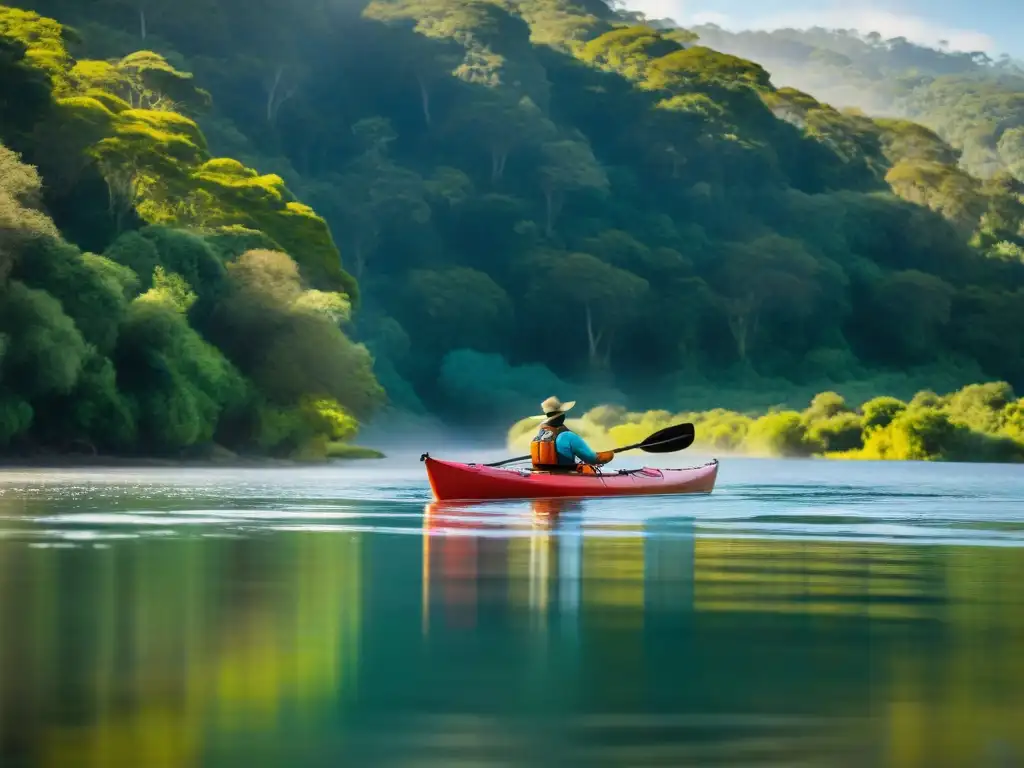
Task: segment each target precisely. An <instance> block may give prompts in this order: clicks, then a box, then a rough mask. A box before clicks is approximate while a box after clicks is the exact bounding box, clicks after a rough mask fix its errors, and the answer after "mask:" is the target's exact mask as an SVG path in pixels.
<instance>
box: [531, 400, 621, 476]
mask: <svg viewBox="0 0 1024 768" xmlns="http://www.w3.org/2000/svg"><path fill="white" fill-rule="evenodd" d="M574 405H576V401H575V400H570V401H569V402H567V403H563V402H562V401H561V400H559V399H558V398H557V397H549V398H548V399H547V400H545V401H544V402H543V403H541V404H540V407H541V410H542V411H543V412H544V414H543V415H542V416H533V417H532V418H534V419H538V420H539V421H540V422H541V425H540V431H539V432H538V433H537V436H536V437H535V438H533V442H531V443H530V459H531V461H532V462H533V468H534V469H538V470H544V471H547V472H572V471H575V470H576V469H577V467H578V466H579V465H578V464H577V463H576V461H577V459H578V460H579V461H580V462H582V463H583V465H584V466H590V467H593V466H596V465H600V464H607V463H608V462H609V461H611V460H612V459H613V458H615V453H614V452H613V451H601V452H600V453H598V452H596V451H594V450H593V449H591V447H590V446H589V445H587V442H586V440H584V439H583V438H582V437H580V436H579V435H577V434H576V433H575V432H573V431H572V430H571V429H569V428H568V427H566V426H565V414H566V411H568V410H570V409H571V408H572V407H573V406H574Z"/></svg>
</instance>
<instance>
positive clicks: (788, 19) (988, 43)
mask: <svg viewBox="0 0 1024 768" xmlns="http://www.w3.org/2000/svg"><path fill="white" fill-rule="evenodd" d="M744 26H745V27H747V28H753V29H778V28H780V27H795V28H798V29H804V28H807V27H815V26H817V27H826V28H829V29H832V28H837V29H856V30H858V31H860V32H878V33H879V34H880V35H882V37H884V38H892V37H905V38H907V39H908V40H910V41H911V42H914V43H920V44H922V45H931V46H936V45H938V44H939V42H940V41H942V40H944V41H946V42H948V43H949V46H950V48H953V49H954V50H959V51H988V52H990V53H991V52H994V51H995V49H996V42H995V40H994V39H993V38H992V37H991V36H990V35H987V34H985V33H984V32H978V31H976V30H973V29H960V28H956V27H947V26H945V25H943V24H940V23H936V22H934V21H932V20H930V19H926V18H924V17H922V16H915V15H913V14H903V13H896V12H894V11H886V10H882V9H880V8H875V7H873V6H870V5H864V6H860V7H858V6H856V5H851V6H847V7H844V8H831V9H826V8H821V9H813V10H807V11H789V12H787V13H784V14H780V15H776V16H768V17H765V18H762V19H758V20H756V21H754V22H753V23H750V24H746V25H744Z"/></svg>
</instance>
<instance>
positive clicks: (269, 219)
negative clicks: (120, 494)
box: [0, 7, 381, 455]
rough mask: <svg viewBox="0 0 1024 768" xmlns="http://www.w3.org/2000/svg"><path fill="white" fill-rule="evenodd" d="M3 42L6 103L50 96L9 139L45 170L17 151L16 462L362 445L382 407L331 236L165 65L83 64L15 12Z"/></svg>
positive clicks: (1, 284) (12, 346)
mask: <svg viewBox="0 0 1024 768" xmlns="http://www.w3.org/2000/svg"><path fill="white" fill-rule="evenodd" d="M0 32H2V33H3V34H4V35H5V36H4V37H3V38H0V40H2V41H3V51H4V54H5V55H6V56H7V59H6V63H5V65H4V66H5V67H6V68H7V69H6V71H5V73H4V84H5V88H6V87H7V85H9V84H11V85H13V86H14V92H15V93H23V94H31V95H32V97H31V98H27V99H26V100H25V101H18V102H11V103H10V104H8V106H11V107H13V109H12V110H11V111H8V110H7V109H6V108H5V110H4V116H5V119H6V118H7V117H8V116H9V115H10V116H12V117H13V118H16V119H15V120H12V121H10V122H8V123H5V125H4V126H3V130H4V132H3V134H2V135H0V138H2V139H3V140H4V141H6V142H10V144H11V146H13V147H15V148H17V149H18V150H20V151H21V152H22V153H23V154H24V158H25V159H31V160H32V161H33V162H34V163H35V166H37V167H38V169H39V170H37V168H36V167H33V166H30V165H27V164H26V163H24V162H23V159H22V158H21V157H19V155H18V154H17V153H15V152H14V151H12V149H10V148H8V147H6V146H4V145H3V144H0V238H2V239H0V448H6V449H8V450H19V451H25V450H51V451H53V450H58V451H64V450H86V451H90V452H96V451H103V452H111V453H129V452H141V453H147V454H155V455H183V454H201V453H202V452H204V451H208V450H209V449H210V448H211V446H213V445H214V443H215V441H216V442H219V443H221V444H222V445H224V446H227V447H229V448H232V449H236V450H240V451H248V452H251V451H259V452H265V453H273V454H295V453H300V454H304V455H324V454H326V452H327V444H328V441H332V440H333V441H339V440H348V439H350V438H351V437H353V436H354V434H355V431H356V428H357V426H358V425H357V422H356V421H355V420H354V416H358V417H365V416H367V415H369V414H370V413H372V412H373V410H374V408H375V407H376V406H377V405H378V403H379V401H380V400H381V392H380V388H379V386H378V385H377V383H376V381H375V380H374V378H373V375H372V372H371V360H370V357H369V354H368V352H367V351H366V349H365V348H363V347H361V346H358V345H355V344H353V342H352V341H350V340H349V338H348V337H347V336H346V335H345V334H344V333H343V332H342V330H341V327H340V323H343V322H347V321H348V320H349V310H350V306H349V296H350V295H351V289H352V288H353V287H354V283H352V281H351V278H349V277H348V276H347V275H345V274H344V273H343V272H342V270H341V267H340V260H339V257H338V252H337V249H336V248H335V247H334V244H333V240H332V238H331V235H330V233H329V231H328V229H327V226H326V224H325V223H324V222H323V220H322V219H319V218H317V217H316V216H315V214H313V213H312V211H311V210H310V209H308V208H307V207H305V206H302V205H301V204H299V203H297V202H295V201H294V200H293V199H292V198H291V195H290V193H289V192H288V191H287V189H286V188H285V186H284V184H283V182H282V181H281V179H280V178H278V177H273V176H269V177H268V176H259V175H258V174H257V173H256V172H255V171H250V170H248V169H246V168H245V167H244V166H243V165H242V164H241V163H239V162H237V161H234V160H227V159H211V158H210V157H209V155H208V153H207V149H206V147H207V144H206V139H205V137H204V135H203V133H202V131H201V130H200V129H199V127H198V125H197V124H196V123H195V121H194V120H193V119H191V118H190V117H189V116H188V114H187V113H188V110H189V109H190V108H191V107H193V106H195V107H200V108H202V107H205V106H208V103H209V96H208V94H205V93H204V92H202V91H200V90H198V89H196V88H195V86H194V85H192V82H191V81H192V77H191V75H187V74H184V73H182V72H180V71H178V70H177V69H175V68H174V67H173V66H171V65H170V64H169V63H168V62H167V60H166V59H164V58H163V57H162V56H160V55H158V54H155V53H152V52H141V53H135V54H132V55H128V56H124V57H122V58H120V59H117V60H115V61H112V62H107V61H94V60H77V61H76V60H75V59H73V58H72V57H71V56H70V55H69V53H68V52H67V49H66V47H65V45H66V42H67V40H68V33H67V31H66V30H64V29H62V28H61V27H60V26H59V25H58V24H56V23H54V22H51V21H48V20H46V19H42V18H40V17H38V16H35V15H34V14H31V13H26V12H23V11H18V10H14V9H9V8H3V7H0ZM30 108H31V110H34V113H33V114H28V113H27V112H26V111H27V110H29V109H30ZM178 110H181V111H178ZM39 171H41V172H42V177H41V176H40V172H39ZM44 181H45V186H44ZM49 212H52V214H53V216H54V217H55V218H56V220H57V223H58V224H59V225H60V228H59V229H58V226H56V225H55V223H54V219H53V218H51V216H50V215H48V214H49ZM62 232H63V233H64V234H62ZM65 236H68V237H73V238H75V239H76V240H78V241H79V242H81V243H82V244H83V245H87V246H88V247H92V248H95V249H96V250H97V251H99V250H102V252H103V255H98V254H96V253H91V252H89V251H83V250H82V249H81V248H80V247H79V246H78V245H75V244H72V243H71V242H68V241H67V240H65ZM260 244H262V245H266V246H268V247H271V248H274V249H276V250H273V251H269V250H255V249H253V248H251V247H250V246H252V245H260ZM285 247H287V248H288V249H289V251H290V253H291V254H293V255H294V257H295V259H297V260H298V263H296V261H295V260H293V258H292V256H289V255H288V254H286V253H284V252H282V250H281V249H283V248H285ZM300 266H301V268H302V275H300ZM303 277H305V278H307V279H308V281H309V282H310V283H312V284H313V285H317V286H320V288H318V289H307V288H306V287H305V286H304V285H303ZM339 289H340V290H341V291H347V292H339Z"/></svg>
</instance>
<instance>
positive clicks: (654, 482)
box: [422, 454, 718, 501]
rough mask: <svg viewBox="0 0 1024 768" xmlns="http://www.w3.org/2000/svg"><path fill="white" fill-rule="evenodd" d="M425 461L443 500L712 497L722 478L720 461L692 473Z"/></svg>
mask: <svg viewBox="0 0 1024 768" xmlns="http://www.w3.org/2000/svg"><path fill="white" fill-rule="evenodd" d="M422 460H423V462H424V463H425V464H426V465H427V477H428V478H429V479H430V488H431V490H432V491H433V492H434V498H435V499H437V500H438V501H485V500H486V501H494V500H498V499H550V498H581V497H596V496H653V495H659V494H676V493H711V492H712V491H713V490H714V489H715V480H716V479H717V477H718V461H717V460H715V461H712V462H710V463H709V464H705V465H704V466H702V467H694V468H692V469H651V468H648V467H645V468H644V469H630V470H619V471H617V472H603V473H601V474H597V475H584V474H580V473H575V472H574V473H571V474H551V473H548V472H533V471H531V470H529V469H498V468H495V467H485V466H483V465H482V464H459V463H457V462H454V461H439V460H438V459H432V458H430V456H429V455H426V454H424V456H423V457H422Z"/></svg>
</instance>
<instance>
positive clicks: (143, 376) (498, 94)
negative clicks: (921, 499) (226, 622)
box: [0, 0, 1024, 457]
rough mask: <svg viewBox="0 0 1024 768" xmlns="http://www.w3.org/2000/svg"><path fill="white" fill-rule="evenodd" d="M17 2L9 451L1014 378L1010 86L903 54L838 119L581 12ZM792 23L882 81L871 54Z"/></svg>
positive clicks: (645, 34)
mask: <svg viewBox="0 0 1024 768" xmlns="http://www.w3.org/2000/svg"><path fill="white" fill-rule="evenodd" d="M17 5H18V6H19V7H11V6H0V82H2V83H3V86H4V90H3V94H2V96H0V107H2V109H0V141H2V144H3V149H2V150H0V217H2V229H0V237H2V238H3V239H2V240H0V281H2V286H0V342H2V343H0V355H2V357H0V375H2V378H0V446H5V448H6V451H8V452H14V451H18V452H24V451H38V450H47V451H86V452H100V453H115V454H116V453H122V454H133V453H134V454H153V455H170V456H181V455H199V456H205V455H210V454H211V453H214V452H216V451H220V450H224V449H226V450H228V451H232V452H239V453H258V454H270V455H280V456H305V457H313V456H323V455H326V454H330V453H332V452H338V451H342V450H344V449H345V447H346V446H347V445H348V443H349V441H351V440H352V439H353V438H354V437H355V435H356V433H357V430H358V427H359V424H360V423H366V422H367V421H368V420H370V419H372V418H374V417H375V416H378V415H381V414H382V413H386V412H388V411H391V412H400V413H408V414H418V415H427V414H434V415H438V416H441V417H442V418H448V419H451V418H453V417H456V416H457V417H459V419H460V420H462V421H463V422H464V423H467V422H468V423H471V424H472V425H479V426H493V425H495V424H502V425H503V426H507V424H508V423H509V421H510V420H511V418H512V414H514V413H516V412H522V411H523V410H524V409H526V412H532V411H533V410H534V409H535V408H536V401H537V400H538V399H539V397H541V396H544V395H547V394H551V393H552V392H555V391H559V392H569V391H570V390H571V391H574V392H577V393H579V396H580V398H583V397H585V398H586V399H587V400H588V401H589V402H593V403H621V404H624V405H628V406H629V407H635V408H641V409H643V408H651V407H665V406H666V405H668V406H670V407H678V408H680V409H687V408H690V409H695V408H697V407H698V406H697V405H696V404H695V402H694V401H693V400H692V399H691V398H689V396H688V394H687V393H692V392H693V391H694V390H703V391H705V392H712V391H713V392H716V393H727V394H728V396H729V398H730V399H731V400H732V402H721V403H718V405H721V406H725V407H733V408H740V407H741V404H740V402H739V401H740V400H742V399H743V398H744V397H745V396H746V394H745V393H750V392H755V393H756V392H758V391H762V392H763V391H766V390H771V391H773V392H776V391H783V392H787V391H788V392H791V393H803V392H805V391H807V390H813V391H820V390H826V389H827V390H836V391H838V392H841V393H842V392H846V391H847V389H857V391H860V390H861V389H863V388H864V387H865V386H870V385H869V384H867V385H866V383H870V382H885V384H879V385H877V386H879V387H881V386H884V387H885V389H884V390H877V391H874V392H872V395H878V394H893V395H898V396H900V397H903V398H907V399H909V398H910V397H911V395H912V394H913V392H914V391H916V390H917V389H924V388H930V389H935V390H936V391H952V390H955V389H958V388H960V387H962V386H964V385H965V384H968V383H971V382H977V381H983V380H995V379H998V380H1005V381H1006V382H1009V383H1010V384H1011V385H1012V386H1015V387H1016V388H1017V389H1018V391H1020V389H1021V387H1022V386H1024V338H1022V337H1021V335H1020V334H1019V332H1018V330H1019V328H1020V327H1022V325H1024V322H1022V321H1024V301H1022V299H1024V294H1022V290H1024V226H1022V225H1024V202H1022V194H1024V183H1022V181H1021V179H1020V178H1019V175H1020V174H1021V169H1022V163H1021V160H1022V159H1024V142H1017V143H1014V142H1016V141H1017V139H1016V138H1014V137H1015V136H1017V133H1020V131H1021V129H1020V128H1013V129H1009V128H1006V125H1008V124H1009V123H1010V122H1012V118H1011V117H1009V116H1008V115H1009V111H1007V112H1005V113H1004V112H999V109H1001V108H1002V107H999V106H998V104H1001V103H1003V102H1000V101H999V98H997V96H998V94H997V93H996V92H997V91H998V92H999V93H1003V91H1000V90H999V89H1001V88H1006V89H1009V91H1007V92H1006V93H1009V94H1010V95H1008V96H1006V98H1005V99H1004V101H1005V109H1006V110H1010V109H1011V107H1010V106H1009V105H1010V104H1011V102H1013V103H1016V102H1015V99H1017V98H1020V96H1019V94H1021V93H1024V88H1021V87H1019V86H1020V73H1019V72H1018V71H1017V70H1016V69H1014V65H1013V64H1012V62H1008V61H1007V62H990V61H981V60H980V59H979V58H978V57H976V56H975V57H972V56H969V55H968V56H966V58H965V56H963V55H960V54H954V53H947V52H941V51H928V49H919V48H917V47H915V46H910V49H912V52H914V53H915V55H918V56H920V57H924V58H927V59H928V60H929V61H932V60H934V62H937V63H935V64H934V65H933V67H934V69H935V71H936V74H935V75H934V77H933V76H932V75H928V74H926V73H924V72H923V70H920V68H918V69H919V70H920V71H919V72H918V77H919V80H920V82H919V83H918V84H917V85H916V86H913V87H911V86H907V87H908V88H909V93H910V94H911V95H914V94H916V96H914V97H913V98H910V97H908V96H906V95H905V94H903V95H900V94H897V95H896V96H894V97H893V101H892V104H889V105H888V106H885V105H883V106H885V109H884V110H881V109H880V111H884V113H885V114H886V115H887V116H886V117H884V118H874V117H869V116H867V115H866V114H865V113H864V112H859V111H854V110H846V111H839V110H837V109H834V108H833V107H831V106H828V105H827V104H825V103H823V102H820V101H818V100H817V99H816V98H815V97H814V96H811V95H809V94H808V93H805V92H803V91H798V90H795V89H794V88H791V87H776V86H777V85H778V84H779V83H781V82H785V81H784V80H782V79H780V77H779V76H778V75H777V74H776V70H775V69H774V67H773V65H772V64H771V63H770V62H766V61H761V60H759V61H758V63H755V62H754V61H751V60H748V59H742V58H737V57H736V56H733V55H731V54H730V53H728V52H726V51H729V50H731V49H732V48H734V47H736V46H738V45H740V44H741V42H742V43H743V44H746V41H741V40H740V38H734V37H732V36H729V35H726V34H725V33H723V32H721V31H720V30H714V29H700V30H697V31H696V32H692V31H686V30H678V29H670V28H667V27H666V26H665V25H664V24H663V23H660V22H656V23H652V24H650V25H648V24H645V23H643V20H641V19H637V18H636V17H634V16H630V15H629V14H625V13H622V12H620V11H616V10H614V9H612V8H610V7H608V6H607V5H605V4H604V3H603V2H601V0H580V2H569V0H504V1H502V0H494V1H491V0H421V1H419V2H415V1H412V0H390V1H385V0H373V2H371V3H369V4H367V3H365V2H361V1H356V0H308V1H305V2H300V1H299V0H245V1H244V2H243V0H221V2H218V3H210V2H208V0H179V1H178V2H175V3H170V2H167V1H166V0H95V1H94V2H90V3H82V2H80V0H36V1H34V2H25V3H18V4H17ZM37 14H41V15H37ZM812 34H816V33H807V35H808V36H811V35H812ZM823 34H824V33H823ZM824 36H825V37H827V38H828V39H830V40H831V39H833V38H834V39H836V40H847V39H848V40H851V41H853V40H854V39H856V40H857V41H859V42H858V43H857V45H861V46H863V47H864V48H865V49H866V50H867V51H868V53H865V54H864V55H863V56H862V57H861V58H857V57H856V56H854V55H853V54H840V53H836V54H835V57H838V56H840V55H846V56H847V57H848V58H849V59H850V60H851V62H854V63H851V64H850V65H845V64H844V65H842V67H840V65H839V64H836V66H837V67H839V68H840V69H842V68H843V67H845V69H844V72H845V71H846V70H849V69H851V68H852V69H856V67H858V66H863V67H865V68H866V67H868V63H867V62H875V64H874V66H875V69H876V71H877V75H878V76H877V78H875V80H872V82H873V83H876V85H877V84H878V83H882V84H883V85H878V88H883V87H888V86H885V85H884V84H886V83H888V84H891V85H892V88H894V89H896V88H897V85H898V84H899V83H903V81H904V80H905V79H906V78H905V77H904V76H902V75H899V74H898V72H897V64H895V63H893V64H892V65H891V66H890V65H889V64H885V63H884V62H888V61H890V59H891V60H892V61H893V62H895V61H896V59H897V58H898V56H899V55H903V54H905V53H906V51H907V50H908V49H907V48H906V46H902V44H900V45H896V44H894V43H893V41H888V42H886V41H876V42H864V41H863V40H861V38H859V37H855V36H852V35H849V34H847V35H840V34H834V35H831V36H830V34H825V35H824ZM790 37H793V36H790ZM790 37H786V36H785V35H782V33H780V36H777V38H776V36H771V35H769V36H767V40H768V41H769V42H768V43H764V44H763V45H762V46H761V52H764V53H765V54H766V57H768V58H770V59H771V62H778V61H781V60H783V59H785V55H783V53H779V52H778V51H777V50H776V49H777V48H778V49H779V50H782V49H784V48H785V46H784V45H783V42H786V41H789V40H790ZM758 41H760V38H758ZM761 42H763V41H761ZM776 42H778V45H775V43H776ZM904 42H905V41H904ZM787 44H789V43H787ZM800 44H801V45H805V46H806V47H808V48H810V47H811V46H812V43H811V42H801V43H800ZM705 45H707V46H710V47H705ZM795 45H797V43H792V44H791V47H792V46H795ZM813 45H814V46H817V47H814V48H813V50H812V51H811V54H808V56H811V55H812V54H813V60H814V61H817V60H818V59H819V58H822V57H826V54H825V53H822V52H824V51H828V50H831V49H829V48H828V47H827V46H826V45H825V44H824V43H820V44H819V43H813ZM850 45H851V46H853V45H854V43H853V42H851V43H850ZM773 46H774V47H773ZM901 46H902V47H901ZM907 46H909V44H907ZM872 51H873V52H874V53H871V52H872ZM925 52H927V53H925ZM787 55H788V54H787ZM906 55H907V56H909V55H910V54H906ZM835 57H833V58H835ZM886 57H889V58H886ZM826 58H827V57H826ZM835 60H836V61H838V59H835ZM879 61H882V62H883V63H878V62H879ZM762 65H764V66H762ZM908 66H910V65H908ZM958 66H962V67H963V68H966V69H964V71H963V72H960V71H959V70H957V72H954V73H953V74H954V75H955V76H957V77H960V75H962V77H960V80H958V81H957V82H959V83H960V85H959V86H957V87H959V88H961V90H960V91H957V93H958V94H960V95H958V96H953V95H950V93H951V91H949V90H943V89H944V88H946V87H947V85H946V84H943V83H944V82H945V81H944V80H943V77H944V76H945V75H946V74H948V73H944V72H939V70H940V69H941V68H942V67H946V68H947V69H950V70H953V69H955V68H956V67H958ZM805 69H806V68H805ZM958 73H959V74H958ZM939 75H942V76H943V77H940V76H939ZM929 77H932V78H933V82H931V84H930V85H927V86H926V85H925V83H924V79H926V78H929ZM901 78H902V79H901ZM1015 78H1016V79H1015ZM969 83H974V86H970V87H969V85H968V84H969ZM813 85H815V84H814V83H809V84H808V86H813ZM872 87H875V86H872ZM901 87H902V86H901ZM948 87H949V88H953V86H952V85H948ZM922 89H923V90H922ZM964 89H966V90H964ZM1014 89H1016V90H1014ZM925 92H927V93H925ZM900 93H901V94H902V92H900ZM927 94H931V95H927ZM943 94H945V95H943ZM993 94H996V95H993ZM1014 94H1017V95H1014ZM1000 98H1001V97H1000ZM900 99H902V101H900ZM908 99H909V101H908ZM914 99H916V101H914ZM897 102H898V103H899V104H900V105H901V106H898V107H897V106H893V105H895V104H897ZM837 103H838V102H837ZM915 104H916V106H914V105H915ZM929 110H930V111H929ZM972 110H973V111H972ZM979 114H985V115H989V114H991V116H992V117H991V119H992V121H993V122H996V123H999V126H1000V127H999V130H998V131H995V132H994V133H992V135H991V136H990V137H989V138H985V137H982V136H981V135H980V134H978V135H976V134H975V133H971V132H970V131H967V129H966V127H965V126H966V125H967V124H968V123H971V122H972V121H974V120H975V119H976V118H977V117H978V115H979ZM1014 114H1015V113H1014ZM908 117H909V118H913V119H919V120H921V121H922V122H923V123H924V125H920V124H917V123H914V122H910V121H909V120H908V119H906V118H908ZM1021 124H1022V125H1024V121H1022V122H1021ZM926 126H927V127H926ZM1004 128H1006V129H1005V130H1004ZM993 130H995V129H993ZM1015 131H1016V133H1015ZM997 134H998V135H997ZM1022 135H1024V134H1022ZM1017 138H1020V137H1017ZM993 141H994V142H995V145H994V146H995V149H994V150H993V151H994V152H995V154H991V153H990V154H989V155H984V152H983V151H982V149H981V148H982V147H988V149H990V150H991V149H992V146H993V145H992V142H993ZM986 142H988V143H987V144H986ZM983 155H984V157H983ZM986 158H987V159H986ZM1014 174H1018V175H1017V176H1015V175H1014ZM537 393H539V394H537ZM724 396H725V395H724V394H723V397H724ZM795 396H796V395H795V394H793V395H790V396H784V397H783V398H782V399H781V400H774V401H773V403H777V402H781V401H787V402H789V403H790V404H795V403H792V399H793V397H795ZM800 397H802V394H801V395H800ZM867 399H869V398H867V397H865V398H863V400H867ZM803 402H804V403H806V399H805V400H803ZM701 407H703V406H701ZM708 407H710V406H708Z"/></svg>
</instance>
